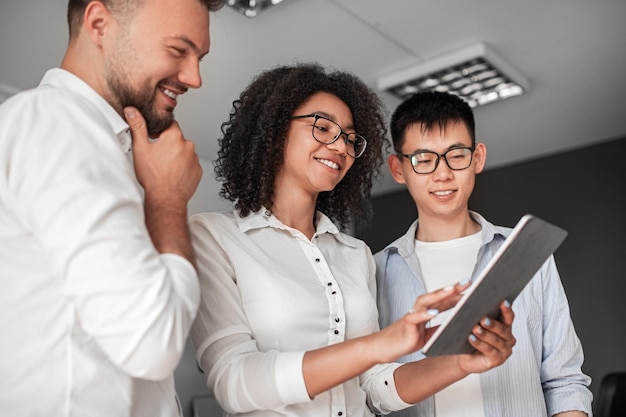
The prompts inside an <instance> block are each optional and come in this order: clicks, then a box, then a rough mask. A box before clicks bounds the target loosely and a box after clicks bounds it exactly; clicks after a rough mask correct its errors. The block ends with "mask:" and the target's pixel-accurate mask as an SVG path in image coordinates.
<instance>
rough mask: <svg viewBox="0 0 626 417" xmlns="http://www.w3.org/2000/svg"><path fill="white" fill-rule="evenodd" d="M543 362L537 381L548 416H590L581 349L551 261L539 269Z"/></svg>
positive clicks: (565, 299) (588, 382)
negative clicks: (566, 413) (576, 413)
mask: <svg viewBox="0 0 626 417" xmlns="http://www.w3.org/2000/svg"><path fill="white" fill-rule="evenodd" d="M543 270H544V271H543V278H544V279H543V287H544V288H543V293H544V317H543V338H544V339H543V354H542V356H543V359H542V364H541V380H542V386H543V391H544V395H545V399H546V406H547V408H548V415H554V414H557V413H560V412H564V411H572V410H579V411H584V412H585V413H587V414H588V415H591V401H592V394H591V392H590V391H589V388H588V386H589V384H590V383H591V379H590V378H589V377H588V376H587V375H585V374H584V373H583V372H582V364H583V361H584V355H583V349H582V345H581V343H580V340H579V339H578V336H577V335H576V331H575V330H574V325H573V323H572V320H571V317H570V310H569V305H568V301H567V297H566V295H565V291H564V289H563V285H562V283H561V279H560V277H559V273H558V271H557V268H556V264H555V262H554V257H552V256H551V257H550V259H549V260H548V261H547V262H546V265H544V267H543Z"/></svg>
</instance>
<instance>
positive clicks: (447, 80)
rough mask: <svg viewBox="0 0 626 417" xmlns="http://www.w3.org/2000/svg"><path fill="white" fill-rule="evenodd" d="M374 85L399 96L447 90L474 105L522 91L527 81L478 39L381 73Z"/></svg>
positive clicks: (522, 92) (513, 95)
mask: <svg viewBox="0 0 626 417" xmlns="http://www.w3.org/2000/svg"><path fill="white" fill-rule="evenodd" d="M377 86H378V89H379V90H381V91H387V92H389V93H390V94H392V95H394V96H396V97H397V98H399V99H401V100H404V99H406V98H408V97H410V96H411V95H413V94H415V93H417V92H419V91H428V90H435V91H446V92H450V93H453V94H456V95H458V96H460V97H461V98H463V99H464V100H465V101H467V102H468V104H469V105H470V106H471V107H477V106H482V105H485V104H489V103H493V102H495V101H499V100H503V99H507V98H510V97H515V96H519V95H521V94H524V93H525V92H527V91H528V89H529V87H530V84H529V82H528V80H526V78H524V77H523V76H522V75H521V74H520V73H519V72H518V71H517V70H515V69H514V68H513V67H512V66H511V65H509V64H508V63H506V62H505V61H504V60H503V59H502V58H500V57H499V56H497V55H496V54H495V53H494V52H493V51H492V50H491V49H489V48H488V47H487V46H486V45H485V44H483V43H478V44H474V45H471V46H469V47H467V48H463V49H459V50H456V51H452V52H449V53H447V54H443V55H440V56H438V57H436V58H433V59H430V60H426V61H424V62H422V63H420V64H418V65H415V66H412V67H409V68H406V69H404V70H401V71H398V72H394V73H392V74H388V75H386V76H383V77H381V78H380V79H379V80H378V82H377Z"/></svg>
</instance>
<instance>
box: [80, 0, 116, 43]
mask: <svg viewBox="0 0 626 417" xmlns="http://www.w3.org/2000/svg"><path fill="white" fill-rule="evenodd" d="M111 20H112V15H111V13H110V12H109V9H107V7H106V6H105V5H104V4H103V3H101V2H99V1H92V2H90V3H89V4H88V5H87V7H86V8H85V14H84V15H83V27H82V30H83V31H84V32H85V34H86V35H88V36H89V37H90V38H91V39H92V40H93V41H94V42H95V43H96V44H97V45H98V46H102V43H103V37H104V35H105V33H106V29H107V26H108V25H109V24H110V23H111Z"/></svg>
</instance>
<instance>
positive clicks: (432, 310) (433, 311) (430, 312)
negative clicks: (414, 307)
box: [426, 308, 439, 317]
mask: <svg viewBox="0 0 626 417" xmlns="http://www.w3.org/2000/svg"><path fill="white" fill-rule="evenodd" d="M426 314H428V315H429V316H431V317H432V316H436V315H437V314H439V310H437V309H436V308H429V309H428V310H427V311H426Z"/></svg>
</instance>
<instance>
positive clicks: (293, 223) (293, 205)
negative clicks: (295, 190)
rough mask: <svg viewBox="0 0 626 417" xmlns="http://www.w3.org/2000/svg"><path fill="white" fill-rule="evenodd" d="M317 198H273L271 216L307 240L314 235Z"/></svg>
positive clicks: (293, 196)
mask: <svg viewBox="0 0 626 417" xmlns="http://www.w3.org/2000/svg"><path fill="white" fill-rule="evenodd" d="M316 203H317V196H315V197H312V196H297V195H293V194H292V195H290V196H280V195H275V196H274V204H273V206H272V214H273V215H274V217H276V218H277V219H278V220H280V221H281V222H282V223H283V224H285V225H286V226H289V227H291V228H293V229H296V230H299V231H300V232H302V233H303V234H304V235H305V236H306V237H307V238H308V239H309V240H310V239H312V238H313V235H314V234H315V224H314V219H315V205H316Z"/></svg>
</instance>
